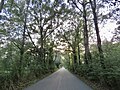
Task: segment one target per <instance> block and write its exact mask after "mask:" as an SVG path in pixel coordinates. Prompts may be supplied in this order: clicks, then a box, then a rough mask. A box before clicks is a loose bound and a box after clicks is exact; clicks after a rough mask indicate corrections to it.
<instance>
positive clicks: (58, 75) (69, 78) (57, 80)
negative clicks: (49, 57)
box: [24, 68, 92, 90]
mask: <svg viewBox="0 0 120 90" xmlns="http://www.w3.org/2000/svg"><path fill="white" fill-rule="evenodd" d="M24 90H92V89H91V88H90V87H89V86H87V85H86V84H85V83H83V82H82V81H81V80H80V79H78V78H77V77H76V76H74V75H73V74H71V73H70V72H69V71H68V70H66V69H64V68H61V69H59V70H58V71H56V72H55V73H53V74H52V75H50V76H48V77H46V78H44V79H43V80H40V81H39V82H37V83H36V84H34V85H32V86H29V87H28V88H26V89H24Z"/></svg>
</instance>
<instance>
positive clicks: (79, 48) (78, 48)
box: [78, 44, 81, 65]
mask: <svg viewBox="0 0 120 90" xmlns="http://www.w3.org/2000/svg"><path fill="white" fill-rule="evenodd" d="M78 63H79V65H80V64H81V61H80V46H79V44H78Z"/></svg>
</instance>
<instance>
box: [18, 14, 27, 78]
mask: <svg viewBox="0 0 120 90" xmlns="http://www.w3.org/2000/svg"><path fill="white" fill-rule="evenodd" d="M26 17H27V15H26V14H25V21H24V29H23V35H22V36H23V38H22V45H21V49H20V61H19V70H18V72H19V77H21V76H22V72H21V71H22V61H23V54H24V46H25V32H26Z"/></svg>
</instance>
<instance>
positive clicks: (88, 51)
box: [0, 0, 120, 90]
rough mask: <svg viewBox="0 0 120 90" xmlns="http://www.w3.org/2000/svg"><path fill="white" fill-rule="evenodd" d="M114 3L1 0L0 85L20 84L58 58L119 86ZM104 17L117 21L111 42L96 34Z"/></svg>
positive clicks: (9, 88) (2, 89) (114, 88)
mask: <svg viewBox="0 0 120 90" xmlns="http://www.w3.org/2000/svg"><path fill="white" fill-rule="evenodd" d="M119 5H120V2H119V1H114V0H109V1H105V0H65V1H64V0H1V2H0V90H17V89H20V88H22V87H23V86H25V85H26V83H28V82H29V81H33V80H35V79H38V78H41V77H42V76H44V75H46V74H48V73H52V72H53V71H55V69H56V68H59V66H60V64H61V63H62V64H63V65H64V66H65V67H66V68H68V69H69V70H71V71H72V72H74V73H75V74H78V75H80V76H81V77H85V78H86V79H88V80H90V81H93V82H95V83H100V84H101V85H103V86H106V87H108V89H109V90H119V89H120V87H119V85H120V42H119V41H120V37H119V34H120V31H119V29H120V28H119V24H120V22H119V16H120V15H119ZM106 10H107V11H108V12H107V13H104V12H105V11H106ZM107 21H112V22H114V23H116V24H117V25H118V27H116V28H115V30H114V33H113V37H112V38H111V40H110V41H108V40H101V36H100V32H102V29H101V28H100V27H99V25H100V24H106V23H107ZM61 57H62V58H61ZM61 60H62V61H61Z"/></svg>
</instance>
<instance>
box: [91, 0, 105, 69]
mask: <svg viewBox="0 0 120 90" xmlns="http://www.w3.org/2000/svg"><path fill="white" fill-rule="evenodd" d="M89 1H90V5H91V8H92V13H93V16H94V19H93V20H94V25H95V31H96V36H97V47H98V51H99V56H100V63H101V66H102V68H104V69H105V65H104V54H103V50H102V45H101V38H100V34H99V27H98V17H97V12H96V0H93V1H92V0H89Z"/></svg>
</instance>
